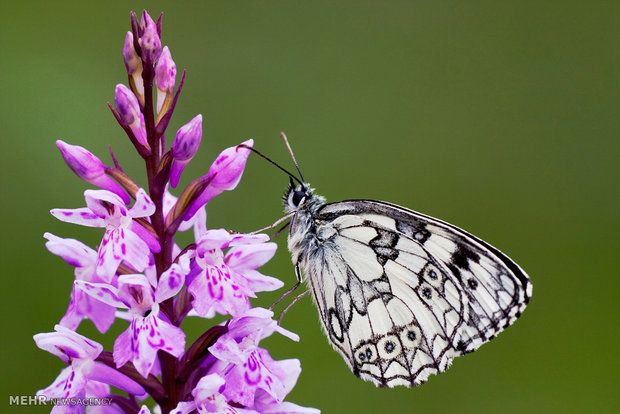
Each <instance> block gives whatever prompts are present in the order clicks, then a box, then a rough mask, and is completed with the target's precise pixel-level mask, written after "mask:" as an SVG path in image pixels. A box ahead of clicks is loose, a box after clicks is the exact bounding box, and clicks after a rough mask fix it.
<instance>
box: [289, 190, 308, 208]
mask: <svg viewBox="0 0 620 414" xmlns="http://www.w3.org/2000/svg"><path fill="white" fill-rule="evenodd" d="M305 197H306V192H305V191H300V190H295V192H294V193H293V198H292V199H291V201H292V203H293V205H294V206H298V205H299V204H301V201H302V200H303V199H304V198H305Z"/></svg>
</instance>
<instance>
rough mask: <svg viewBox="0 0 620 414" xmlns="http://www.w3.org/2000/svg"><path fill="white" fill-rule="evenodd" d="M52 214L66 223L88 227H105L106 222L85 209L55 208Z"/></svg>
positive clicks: (51, 211)
mask: <svg viewBox="0 0 620 414" xmlns="http://www.w3.org/2000/svg"><path fill="white" fill-rule="evenodd" d="M50 213H51V214H52V216H54V217H56V218H57V219H58V220H60V221H64V222H65V223H73V224H79V225H81V226H86V227H105V221H104V220H103V219H102V218H100V217H98V216H96V215H95V214H93V212H92V211H90V209H88V208H85V207H83V208H75V209H62V208H54V209H52V210H50Z"/></svg>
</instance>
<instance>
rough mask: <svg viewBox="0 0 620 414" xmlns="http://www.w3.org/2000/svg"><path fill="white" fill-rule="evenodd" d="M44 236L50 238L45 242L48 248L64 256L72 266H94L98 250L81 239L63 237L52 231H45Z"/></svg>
mask: <svg viewBox="0 0 620 414" xmlns="http://www.w3.org/2000/svg"><path fill="white" fill-rule="evenodd" d="M43 237H45V238H46V239H47V240H48V241H47V242H46V243H45V247H47V250H49V251H50V252H52V253H53V254H55V255H57V256H60V257H62V258H63V259H64V260H65V262H67V264H69V265H70V266H74V267H86V266H92V265H93V264H94V263H95V262H96V261H97V252H96V251H94V250H93V249H91V248H90V247H88V246H86V245H85V244H84V243H82V242H81V241H79V240H75V239H63V238H61V237H57V236H55V235H53V234H51V233H45V234H44V235H43Z"/></svg>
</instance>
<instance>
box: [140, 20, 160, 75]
mask: <svg viewBox="0 0 620 414" xmlns="http://www.w3.org/2000/svg"><path fill="white" fill-rule="evenodd" d="M140 26H141V27H142V28H143V30H144V31H143V33H142V37H141V38H140V47H141V48H142V59H143V60H144V62H145V63H147V64H150V65H153V64H155V62H157V59H159V55H160V54H161V39H160V38H159V33H157V25H156V24H155V22H154V21H153V19H151V16H149V14H148V13H147V12H146V10H145V11H144V12H143V13H142V19H141V20H140Z"/></svg>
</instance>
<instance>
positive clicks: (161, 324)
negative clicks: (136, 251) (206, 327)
mask: <svg viewBox="0 0 620 414" xmlns="http://www.w3.org/2000/svg"><path fill="white" fill-rule="evenodd" d="M184 279H185V275H184V274H183V269H182V268H181V266H180V265H178V264H173V265H172V266H171V267H170V269H168V270H167V271H166V272H164V273H163V274H162V276H161V278H160V279H159V283H158V285H157V288H156V289H155V291H153V288H152V287H151V284H150V283H149V281H148V279H147V278H146V276H144V275H141V274H133V275H122V276H119V277H118V288H115V287H114V286H111V285H108V284H105V283H89V282H84V281H80V280H78V281H76V282H75V284H76V285H77V286H78V287H79V288H81V289H83V290H84V292H86V293H88V294H89V295H91V296H92V297H95V298H99V300H101V301H103V302H105V303H107V304H109V305H111V306H115V307H117V308H122V309H129V311H130V314H131V316H132V319H131V322H130V325H129V328H128V329H127V330H126V331H125V332H123V333H122V334H121V335H120V336H119V337H118V338H116V341H115V342H114V362H115V363H116V366H117V367H122V366H123V365H125V364H126V363H127V362H128V361H132V362H133V364H134V366H135V367H136V370H137V371H138V372H139V373H140V374H142V376H143V377H147V376H148V375H149V373H151V370H152V368H153V365H154V364H155V358H156V357H157V351H158V350H159V349H161V350H163V351H165V352H167V353H169V354H171V355H173V356H175V357H179V356H180V355H181V354H182V353H183V351H184V350H185V333H184V332H183V331H182V330H181V329H179V328H177V327H176V326H174V325H172V324H171V323H170V322H169V321H167V320H166V318H165V316H164V315H163V314H162V313H160V309H159V304H160V303H161V302H163V301H165V300H166V299H169V298H171V297H173V296H174V295H176V294H177V293H178V292H179V290H181V288H182V287H183V282H184ZM162 318H163V319H162Z"/></svg>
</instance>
